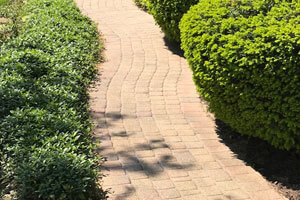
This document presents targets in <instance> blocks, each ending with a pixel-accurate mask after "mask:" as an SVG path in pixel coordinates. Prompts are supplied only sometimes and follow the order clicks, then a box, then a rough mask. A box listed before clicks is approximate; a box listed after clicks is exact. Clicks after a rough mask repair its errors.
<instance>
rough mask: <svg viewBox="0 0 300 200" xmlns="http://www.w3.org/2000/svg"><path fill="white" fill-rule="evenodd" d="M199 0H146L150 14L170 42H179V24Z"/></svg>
mask: <svg viewBox="0 0 300 200" xmlns="http://www.w3.org/2000/svg"><path fill="white" fill-rule="evenodd" d="M198 2H199V0H148V7H149V10H150V13H151V14H152V15H153V17H154V19H155V21H156V23H157V24H158V25H159V26H160V27H161V29H162V31H163V32H164V33H165V35H166V37H167V38H168V39H169V40H171V41H176V42H180V31H179V27H178V25H179V22H180V20H181V18H182V16H183V15H184V14H185V13H186V12H187V11H188V10H189V8H190V7H191V6H192V5H194V4H196V3H198Z"/></svg>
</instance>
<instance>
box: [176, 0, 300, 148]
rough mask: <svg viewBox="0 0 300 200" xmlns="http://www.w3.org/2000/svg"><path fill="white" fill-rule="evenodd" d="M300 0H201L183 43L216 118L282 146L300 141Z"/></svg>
mask: <svg viewBox="0 0 300 200" xmlns="http://www.w3.org/2000/svg"><path fill="white" fill-rule="evenodd" d="M299 13H300V2H299V1H297V0H283V1H282V0H236V1H228V0H201V2H200V3H199V4H197V5H196V6H194V7H192V9H191V10H190V11H189V12H188V13H187V14H186V15H185V16H184V17H183V19H182V21H181V23H180V29H181V39H182V48H183V49H184V51H185V56H186V58H187V60H188V62H189V64H190V66H191V68H192V70H193V74H194V81H195V83H196V85H197V87H198V90H199V92H200V94H201V96H202V97H203V98H204V99H205V100H207V101H208V102H209V107H210V110H211V111H212V112H214V113H215V116H216V118H219V119H221V120H223V121H224V122H225V123H227V124H229V125H230V126H231V127H233V128H234V129H235V130H237V131H238V132H240V133H242V134H247V135H251V136H255V137H260V138H262V139H264V140H266V141H268V142H270V143H271V144H272V145H274V146H275V147H278V148H280V149H291V148H296V149H300V123H299V122H300V79H299V78H300V70H299V63H300V53H299V50H300V15H299Z"/></svg>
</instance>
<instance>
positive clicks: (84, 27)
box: [0, 0, 104, 200]
mask: <svg viewBox="0 0 300 200" xmlns="http://www.w3.org/2000/svg"><path fill="white" fill-rule="evenodd" d="M22 10H23V12H22V16H21V19H22V27H21V29H20V31H19V32H18V34H16V35H11V36H10V37H8V38H7V39H5V40H4V41H3V43H1V49H0V58H1V59H0V133H1V134H0V162H1V163H0V164H1V165H0V166H1V167H0V175H1V176H0V185H1V188H0V189H1V191H0V192H1V194H0V195H1V197H2V198H4V196H5V195H7V194H8V193H10V194H11V197H12V198H15V199H25V200H26V199H30V200H38V199H45V200H48V199H49V200H65V199H70V200H71V199H72V200H77V199H78V200H79V199H80V200H81V199H82V200H87V199H91V200H93V199H102V198H104V193H103V192H102V191H101V190H100V189H99V184H98V178H99V171H98V168H99V163H98V159H97V158H96V155H95V153H94V151H93V148H94V147H93V145H92V141H91V124H90V122H89V113H88V95H87V88H88V87H89V84H90V82H91V80H92V79H93V78H94V75H95V72H96V68H95V65H96V63H97V62H98V61H99V60H100V56H99V51H100V49H101V47H102V46H101V44H100V42H99V37H98V36H99V35H98V32H97V29H96V26H95V24H94V23H93V22H92V21H91V20H90V19H88V18H87V17H85V16H83V15H82V14H81V13H80V11H79V9H78V8H77V6H76V4H75V3H74V2H73V1H72V0H28V1H27V2H26V3H25V4H24V5H23V7H22ZM12 191H13V193H12Z"/></svg>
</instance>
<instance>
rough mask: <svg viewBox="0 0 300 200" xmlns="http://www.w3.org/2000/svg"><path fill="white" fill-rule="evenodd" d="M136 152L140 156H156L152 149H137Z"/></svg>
mask: <svg viewBox="0 0 300 200" xmlns="http://www.w3.org/2000/svg"><path fill="white" fill-rule="evenodd" d="M135 153H136V156H137V157H138V158H145V157H154V152H153V151H152V150H145V151H136V152H135Z"/></svg>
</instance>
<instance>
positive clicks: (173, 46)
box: [164, 37, 184, 57]
mask: <svg viewBox="0 0 300 200" xmlns="http://www.w3.org/2000/svg"><path fill="white" fill-rule="evenodd" d="M164 42H165V45H166V46H167V47H168V49H169V50H170V51H171V52H172V53H174V54H176V55H178V56H180V57H184V52H183V50H182V49H181V48H180V44H179V43H177V42H173V41H170V40H169V39H167V38H166V37H164Z"/></svg>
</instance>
